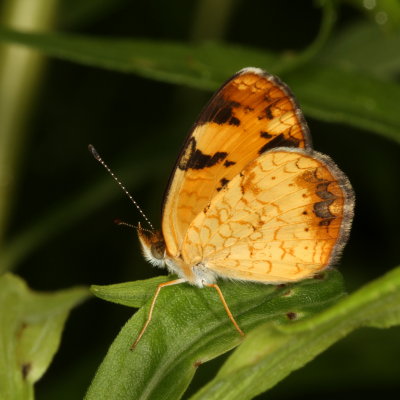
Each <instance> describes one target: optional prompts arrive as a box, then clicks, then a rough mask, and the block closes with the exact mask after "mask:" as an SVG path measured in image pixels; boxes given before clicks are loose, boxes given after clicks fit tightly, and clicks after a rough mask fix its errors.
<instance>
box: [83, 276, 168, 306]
mask: <svg viewBox="0 0 400 400" xmlns="http://www.w3.org/2000/svg"><path fill="white" fill-rule="evenodd" d="M169 280H171V279H168V276H157V277H155V278H151V279H147V280H142V281H134V282H124V283H117V284H114V285H106V286H99V285H92V286H91V287H90V290H91V291H92V293H93V294H94V295H95V296H97V297H99V298H100V299H103V300H107V301H111V302H113V303H117V304H122V305H124V306H129V307H135V308H139V307H142V305H143V304H145V303H146V302H147V301H148V300H149V299H150V298H151V297H152V296H153V294H154V293H153V292H154V290H155V289H156V287H157V286H158V285H159V284H160V283H163V282H167V281H169Z"/></svg>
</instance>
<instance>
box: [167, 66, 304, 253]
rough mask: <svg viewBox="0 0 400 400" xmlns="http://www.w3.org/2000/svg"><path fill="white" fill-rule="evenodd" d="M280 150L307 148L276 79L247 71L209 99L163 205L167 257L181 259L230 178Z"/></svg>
mask: <svg viewBox="0 0 400 400" xmlns="http://www.w3.org/2000/svg"><path fill="white" fill-rule="evenodd" d="M281 146H284V147H293V148H309V146H310V137H309V132H308V128H307V125H306V123H305V120H304V118H303V115H302V113H301V111H300V109H299V107H298V105H297V103H296V101H295V100H294V98H293V95H292V94H291V93H290V91H289V89H288V88H287V86H286V85H285V84H283V83H282V82H281V81H280V80H279V79H278V78H276V77H274V76H272V75H269V74H267V73H265V72H264V71H262V70H259V69H256V68H246V69H244V70H242V71H241V72H239V73H238V74H236V75H235V76H234V77H233V78H231V79H230V80H229V81H228V82H227V83H226V84H225V85H224V86H222V88H221V89H220V90H219V91H218V92H217V93H216V94H215V95H214V97H213V98H212V99H211V100H210V102H209V103H208V105H207V106H206V107H205V109H204V110H203V112H202V113H201V115H200V117H199V119H198V121H197V122H196V124H195V126H194V130H193V132H192V133H191V134H190V135H189V136H188V138H187V140H186V143H185V145H184V148H183V150H182V153H181V155H180V157H179V159H178V161H177V164H176V167H175V170H174V171H173V174H172V179H171V180H170V184H169V187H168V189H167V193H166V197H165V203H164V207H163V221H162V231H163V235H164V239H165V242H166V247H167V251H168V255H169V256H171V257H177V256H178V255H179V252H180V248H181V246H182V243H183V240H184V236H185V234H186V231H187V229H188V227H189V225H190V223H191V222H192V221H193V219H194V218H195V217H196V216H197V215H198V214H199V213H200V212H202V211H203V210H204V209H205V208H206V207H208V205H209V204H210V201H211V199H212V198H213V197H214V196H215V195H216V194H217V193H218V192H219V191H220V190H221V189H222V188H224V187H225V186H226V185H227V184H228V182H229V181H231V179H232V178H234V177H235V176H236V175H237V174H239V173H240V172H241V171H242V170H243V168H244V167H245V166H246V165H247V164H248V163H249V162H251V161H252V160H254V159H255V158H257V157H259V156H260V154H262V153H264V152H265V151H267V150H271V149H273V148H276V147H281ZM169 194H173V195H171V196H170V195H169Z"/></svg>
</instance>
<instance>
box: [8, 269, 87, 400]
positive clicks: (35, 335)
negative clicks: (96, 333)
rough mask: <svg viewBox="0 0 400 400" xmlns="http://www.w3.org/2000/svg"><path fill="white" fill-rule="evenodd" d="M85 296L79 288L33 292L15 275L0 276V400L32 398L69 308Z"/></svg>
mask: <svg viewBox="0 0 400 400" xmlns="http://www.w3.org/2000/svg"><path fill="white" fill-rule="evenodd" d="M88 295H89V292H88V290H87V289H85V288H83V287H76V288H72V289H66V290H60V291H58V292H54V293H38V292H33V291H32V290H30V289H29V288H28V287H27V286H26V284H25V282H24V281H23V280H22V279H20V278H19V277H17V276H15V275H11V274H5V275H3V276H1V277H0V399H2V400H3V399H4V400H11V399H33V384H34V383H35V382H36V381H37V380H39V379H40V378H41V377H42V375H43V374H44V372H45V371H46V370H47V368H48V366H49V365H50V363H51V360H52V359H53V357H54V354H55V353H56V351H57V349H58V346H59V344H60V340H61V334H62V330H63V327H64V323H65V320H66V318H67V317H68V314H69V311H70V309H71V308H72V307H74V306H76V305H77V304H78V303H80V302H81V301H83V300H84V299H85V298H86V297H88Z"/></svg>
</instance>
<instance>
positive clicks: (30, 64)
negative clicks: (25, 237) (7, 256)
mask: <svg viewBox="0 0 400 400" xmlns="http://www.w3.org/2000/svg"><path fill="white" fill-rule="evenodd" d="M57 3H58V0H5V2H4V3H3V7H2V10H1V13H0V15H1V16H2V20H1V23H2V25H4V26H7V27H10V28H15V29H19V30H30V31H45V30H48V29H49V28H50V27H51V26H52V25H53V21H54V11H55V9H56V5H57ZM42 71H43V57H42V56H41V55H39V54H38V53H36V52H35V51H32V50H29V49H25V48H22V47H20V46H15V45H2V46H1V47H0V249H1V247H2V244H3V242H4V239H5V235H6V231H7V227H8V223H9V220H10V215H11V212H12V204H13V197H14V195H15V192H16V186H17V182H18V175H19V174H18V171H19V170H20V165H21V160H22V155H23V153H24V150H25V147H26V142H27V134H28V133H29V129H28V127H27V123H28V120H29V117H30V115H31V112H32V108H33V105H34V102H33V101H34V97H35V94H36V92H37V87H38V83H39V81H40V78H41V75H42Z"/></svg>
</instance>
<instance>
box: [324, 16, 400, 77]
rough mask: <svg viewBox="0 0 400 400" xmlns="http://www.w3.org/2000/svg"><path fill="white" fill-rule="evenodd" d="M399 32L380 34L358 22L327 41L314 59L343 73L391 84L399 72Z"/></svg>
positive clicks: (365, 24) (381, 32)
mask: <svg viewBox="0 0 400 400" xmlns="http://www.w3.org/2000/svg"><path fill="white" fill-rule="evenodd" d="M399 48H400V31H399V29H397V30H395V31H393V32H384V31H382V29H380V28H379V27H378V26H377V25H374V24H371V23H368V22H366V21H364V20H363V21H360V22H359V23H355V24H351V25H349V26H348V27H347V28H346V29H344V30H343V31H341V32H340V33H338V34H337V35H334V36H332V37H331V41H330V43H328V45H327V46H325V48H324V49H323V50H322V52H321V53H320V54H319V56H318V59H319V60H320V61H323V62H324V63H325V64H327V65H336V66H338V67H340V68H342V69H344V70H352V71H363V72H364V73H368V74H371V75H374V76H375V77H377V78H381V79H387V80H390V79H392V80H395V79H396V77H397V76H398V74H399V72H400V52H399Z"/></svg>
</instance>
